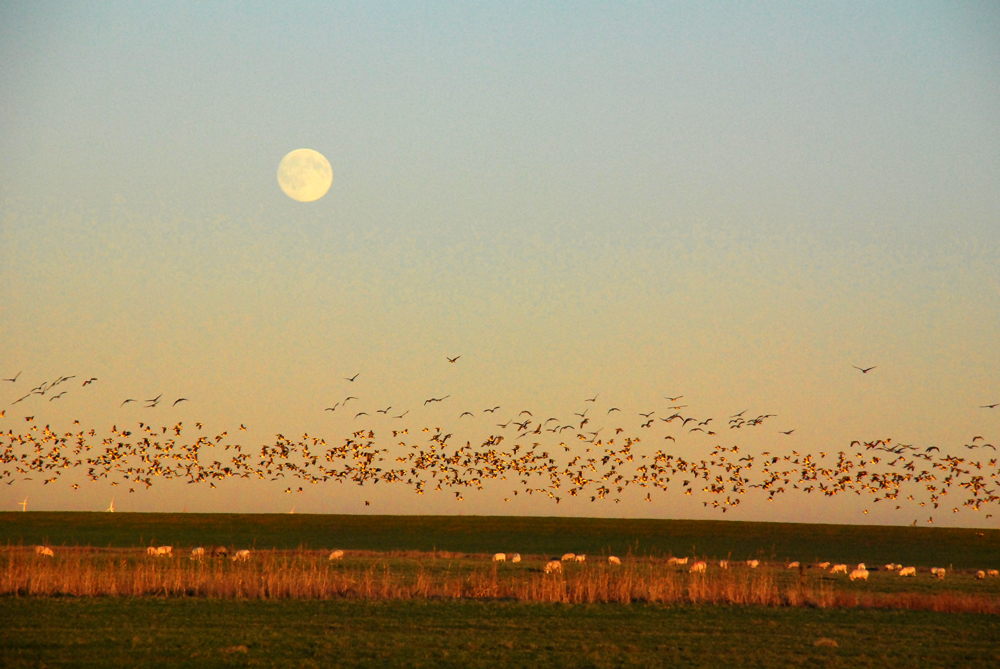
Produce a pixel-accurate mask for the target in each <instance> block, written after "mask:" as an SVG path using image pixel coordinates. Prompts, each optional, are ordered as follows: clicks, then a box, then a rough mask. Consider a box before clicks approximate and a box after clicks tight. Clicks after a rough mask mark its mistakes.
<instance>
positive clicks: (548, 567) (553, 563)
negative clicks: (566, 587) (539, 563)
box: [545, 560, 562, 574]
mask: <svg viewBox="0 0 1000 669" xmlns="http://www.w3.org/2000/svg"><path fill="white" fill-rule="evenodd" d="M554 571H562V562H561V561H560V560H549V561H548V562H546V563H545V573H546V574H549V573H551V572H554Z"/></svg>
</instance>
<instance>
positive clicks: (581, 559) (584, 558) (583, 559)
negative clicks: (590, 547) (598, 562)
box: [576, 555, 587, 562]
mask: <svg viewBox="0 0 1000 669" xmlns="http://www.w3.org/2000/svg"><path fill="white" fill-rule="evenodd" d="M576 561H577V562H586V561H587V556H586V555H577V556H576Z"/></svg>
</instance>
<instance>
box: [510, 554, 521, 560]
mask: <svg viewBox="0 0 1000 669" xmlns="http://www.w3.org/2000/svg"><path fill="white" fill-rule="evenodd" d="M510 561H511V562H520V561H521V554H520V553H514V555H513V556H511V558H510Z"/></svg>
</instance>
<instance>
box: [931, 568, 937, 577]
mask: <svg viewBox="0 0 1000 669" xmlns="http://www.w3.org/2000/svg"><path fill="white" fill-rule="evenodd" d="M937 573H938V568H937V567H931V576H937Z"/></svg>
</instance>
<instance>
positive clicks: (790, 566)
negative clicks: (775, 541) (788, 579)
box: [788, 562, 799, 569]
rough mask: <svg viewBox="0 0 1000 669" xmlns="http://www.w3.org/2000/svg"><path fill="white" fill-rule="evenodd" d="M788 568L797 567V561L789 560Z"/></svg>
mask: <svg viewBox="0 0 1000 669" xmlns="http://www.w3.org/2000/svg"><path fill="white" fill-rule="evenodd" d="M788 568H789V569H798V568H799V563H798V562H789V563H788Z"/></svg>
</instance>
